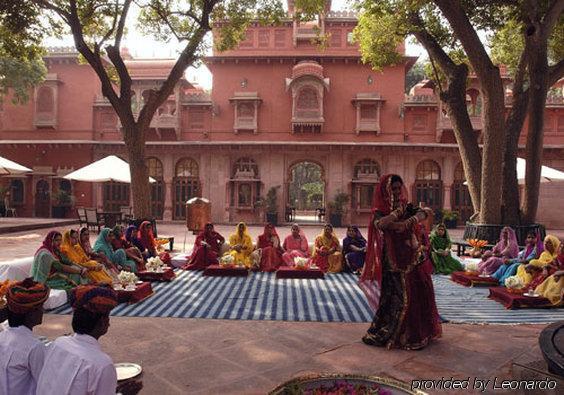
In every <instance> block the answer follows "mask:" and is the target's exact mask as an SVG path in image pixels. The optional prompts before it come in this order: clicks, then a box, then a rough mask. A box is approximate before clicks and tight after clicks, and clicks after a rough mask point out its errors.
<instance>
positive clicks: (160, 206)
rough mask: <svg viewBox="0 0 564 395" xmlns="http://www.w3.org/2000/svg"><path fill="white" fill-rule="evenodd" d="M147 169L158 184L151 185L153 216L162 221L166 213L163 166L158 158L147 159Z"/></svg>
mask: <svg viewBox="0 0 564 395" xmlns="http://www.w3.org/2000/svg"><path fill="white" fill-rule="evenodd" d="M146 163H147V168H148V169H149V176H150V177H153V178H154V179H155V180H156V182H152V183H151V215H152V216H153V217H155V218H159V219H161V218H162V217H163V212H164V196H165V189H164V182H163V164H162V162H161V161H160V160H159V159H157V158H147V160H146Z"/></svg>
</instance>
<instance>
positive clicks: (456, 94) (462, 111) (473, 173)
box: [441, 65, 482, 213]
mask: <svg viewBox="0 0 564 395" xmlns="http://www.w3.org/2000/svg"><path fill="white" fill-rule="evenodd" d="M467 77H468V68H467V67H466V65H457V66H455V72H454V73H453V74H451V75H449V78H448V80H449V85H448V87H447V90H446V91H445V92H443V93H442V94H441V100H442V101H443V102H444V103H445V105H446V108H447V113H448V115H449V117H450V119H451V121H452V128H453V131H454V136H455V138H456V142H457V143H458V149H459V151H460V157H461V159H462V167H463V168H464V174H465V175H466V182H467V184H468V191H469V192H470V199H471V200H472V206H473V208H474V212H475V213H478V212H479V211H480V188H481V185H480V184H481V181H480V180H481V173H480V169H481V168H482V156H481V153H480V147H479V146H478V140H477V137H476V133H475V132H474V129H473V127H472V122H471V121H470V117H469V115H468V109H467V106H466V78H467Z"/></svg>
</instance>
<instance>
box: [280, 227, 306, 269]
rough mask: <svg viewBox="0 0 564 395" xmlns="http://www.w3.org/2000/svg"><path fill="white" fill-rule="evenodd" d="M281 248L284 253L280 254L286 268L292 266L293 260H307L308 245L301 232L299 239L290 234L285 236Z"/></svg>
mask: <svg viewBox="0 0 564 395" xmlns="http://www.w3.org/2000/svg"><path fill="white" fill-rule="evenodd" d="M282 248H283V249H284V251H286V252H285V253H284V254H282V259H283V260H284V264H285V265H286V266H294V258H309V245H308V243H307V238H306V236H305V234H304V232H302V231H301V230H300V237H299V238H297V239H296V238H295V237H294V236H293V235H292V234H290V235H288V236H286V238H285V239H284V244H282Z"/></svg>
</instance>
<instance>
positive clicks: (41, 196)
mask: <svg viewBox="0 0 564 395" xmlns="http://www.w3.org/2000/svg"><path fill="white" fill-rule="evenodd" d="M35 216H36V217H40V218H48V217H50V216H51V186H50V185H49V182H48V181H47V180H39V181H37V184H35Z"/></svg>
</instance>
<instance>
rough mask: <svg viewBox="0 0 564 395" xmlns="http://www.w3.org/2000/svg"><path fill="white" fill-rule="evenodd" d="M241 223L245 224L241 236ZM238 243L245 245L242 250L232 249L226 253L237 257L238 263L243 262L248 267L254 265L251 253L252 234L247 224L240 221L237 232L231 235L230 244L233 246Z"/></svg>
mask: <svg viewBox="0 0 564 395" xmlns="http://www.w3.org/2000/svg"><path fill="white" fill-rule="evenodd" d="M241 224H242V225H243V226H244V228H243V235H242V236H239V225H241ZM237 244H240V245H241V246H242V247H243V248H242V249H241V252H237V251H235V250H231V251H229V252H226V253H225V254H224V255H231V256H233V258H234V259H235V262H236V263H242V264H243V265H245V266H246V267H247V268H250V267H251V265H252V261H251V253H252V252H253V240H252V239H251V235H249V233H248V232H247V225H245V223H244V222H239V223H238V224H237V227H236V228H235V233H233V234H232V235H231V236H229V245H230V246H231V247H233V246H235V245H237Z"/></svg>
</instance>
